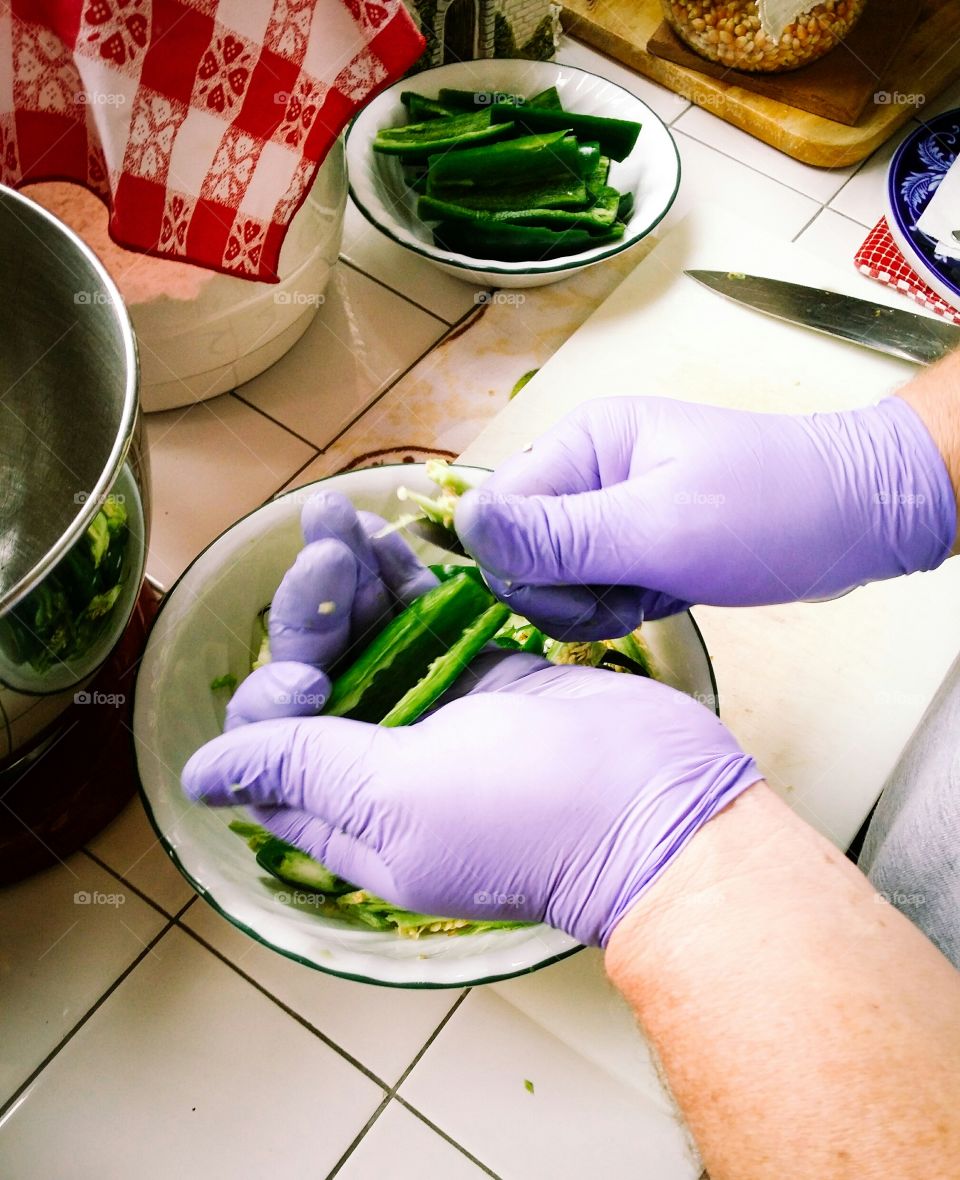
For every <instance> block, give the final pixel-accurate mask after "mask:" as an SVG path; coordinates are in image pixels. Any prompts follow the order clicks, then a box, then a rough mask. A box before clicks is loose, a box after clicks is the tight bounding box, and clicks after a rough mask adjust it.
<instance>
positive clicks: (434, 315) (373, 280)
mask: <svg viewBox="0 0 960 1180" xmlns="http://www.w3.org/2000/svg"><path fill="white" fill-rule="evenodd" d="M371 228H372V227H371ZM378 232H379V231H378ZM338 261H340V262H342V263H343V265H344V266H348V267H349V268H350V269H351V270H352V271H353V272H354V273H355V274H358V275H362V276H363V277H364V278H365V279H369V280H370V281H371V283H376V284H377V285H378V286H379V287H383V289H384V290H385V291H389V292H390V294H391V295H396V296H397V297H398V298H399V299H405V300H406V302H407V303H409V304H410V305H411V306H412V307H415V308H417V310H418V311H422V312H423V313H424V315H428V316H431V317H432V318H433V319H435V320H439V321H440V323H441V324H446V325H447V327H448V328H449V327H452V326H453V324H454V322H455V321H454V320H448V319H447V318H446V316H442V315H440V314H439V313H438V312H436V311H431V310H430V308H429V307H424V305H423V304H422V303H418V302H417V301H416V299H412V298H411V297H410V296H409V295H406V294H404V292H403V291H401V290H399V289H398V288H397V287H391V286H390V284H389V283H388V282H386V280H384V279H378V278H377V276H376V275H372V274H371V273H370V272H369V271H368V270H364V269H363V267H362V266H358V265H357V264H356V263H355V262H354V261H353V260H352V259H350V258H348V257H347V255H346V254H341V255H340V257H339V259H338ZM464 286H465V287H466V286H468V284H467V283H464ZM475 289H476V290H478V291H479V290H484V291H486V290H489V288H487V287H477V288H475Z"/></svg>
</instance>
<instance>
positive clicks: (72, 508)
mask: <svg viewBox="0 0 960 1180" xmlns="http://www.w3.org/2000/svg"><path fill="white" fill-rule="evenodd" d="M137 385H138V377H137V354H136V343H135V339H134V335H133V330H132V328H131V326H130V320H129V318H128V316H127V312H126V309H125V308H124V305H123V302H122V300H121V298H120V295H119V293H118V291H117V289H116V287H115V286H114V284H113V282H112V280H111V279H110V277H109V275H108V274H107V272H106V271H105V270H104V268H103V266H102V265H101V264H100V262H99V261H98V260H97V258H96V256H95V255H94V254H93V253H92V252H91V251H90V250H89V249H88V247H87V246H86V245H85V244H84V243H83V242H82V241H81V240H80V238H78V237H77V236H76V235H75V234H74V233H73V232H72V231H71V230H69V229H68V228H67V227H66V226H64V225H63V224H62V223H61V222H59V221H57V219H56V218H54V217H53V216H51V215H50V214H49V213H47V212H46V210H44V209H42V208H41V207H40V206H39V205H36V204H35V203H34V202H33V201H30V200H28V199H27V198H26V197H23V196H21V195H20V194H18V193H16V192H13V191H12V190H9V189H5V188H2V187H0V767H2V766H3V765H4V763H9V761H10V758H11V757H12V756H13V755H15V754H17V753H18V752H22V750H23V749H24V748H26V747H27V746H28V745H30V744H31V743H33V742H35V741H36V739H37V737H38V735H39V734H41V733H42V732H48V731H49V730H50V728H51V726H52V725H54V724H55V722H56V718H57V716H58V715H59V714H60V713H61V712H63V710H64V709H65V708H66V707H67V706H68V705H70V704H71V703H72V702H73V699H74V695H75V692H76V690H77V689H78V688H79V687H81V686H82V685H83V684H84V683H86V682H87V681H88V680H89V678H90V677H91V676H92V674H93V673H94V672H95V671H96V670H97V668H98V667H100V665H101V664H102V663H103V662H104V660H105V659H106V658H107V656H108V655H109V654H110V652H111V650H112V649H113V648H114V646H115V645H116V643H117V640H118V639H119V638H120V636H121V635H122V634H123V631H124V629H125V627H126V625H127V622H128V620H129V618H130V615H131V612H132V610H133V607H134V604H135V601H136V598H137V595H138V593H139V590H140V586H141V583H142V580H143V571H144V560H145V554H146V544H147V521H148V519H149V512H148V508H147V500H146V494H147V482H148V481H147V472H146V467H145V456H144V453H143V452H142V451H141V449H140V447H139V445H138V428H139V422H138V401H137Z"/></svg>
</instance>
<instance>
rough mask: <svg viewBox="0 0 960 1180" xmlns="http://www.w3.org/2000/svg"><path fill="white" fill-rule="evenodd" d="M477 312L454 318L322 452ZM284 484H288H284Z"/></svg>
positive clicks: (340, 437) (471, 309)
mask: <svg viewBox="0 0 960 1180" xmlns="http://www.w3.org/2000/svg"><path fill="white" fill-rule="evenodd" d="M476 314H477V308H476V307H471V308H470V309H469V311H465V312H464V313H463V315H462V316H461V317H460V318H459V319H458V320H454V322H453V323H452V324H450V325H449V327H448V328H447V331H446V332H444V333H443V335H442V336H441V337H440V338H439V339H438V340H434V342H433V343H432V344H431V345H430V347H429V348H426V349H424V351H423V352H422V353H421V354H420V355H419V356H418V357H417V358H416V360H414V361H412V362H411V363H410V364H409V365H407V367H406V368H405V369H404V370H403V372H402V373H399V374H398V375H397V376H396V377H395V378H394V380H393V381H391V382H390V384H389V385H387V386H386V387H385V388H384V389H382V390H381V391H380V392H379V393H378V394H377V396H376V397H375V398H374V399H373V401H372V402H370V404H369V405H368V406H365V407H364V408H363V409H362V410H361V411H360V413H359V414H355V415H354V417H353V418H351V419H350V421H349V422H348V423H347V424H346V425H345V426H344V427H343V428H342V429H341V430H339V431H338V432H337V433H336V434H335V435H334V436H333V438H331V439H330V441H329V442H328V443H327V444H326V445H325V446H323V447H321V448H320V453H321V454H326V453H327V451H329V450H330V449H331V447H334V446H336V444H337V443H338V442H339V441H340V439H342V438H343V436H344V435H345V434H346V433H347V431H348V430H352V429H353V427H354V426H356V424H357V423H358V422H359V421H360V419H361V418H362V417H363V416H364V414H368V413H369V412H370V411H371V410H372V409H373V408H374V406H376V405H378V404H379V403H380V402H381V401H383V399H384V398H385V397H386V396H387V394H388V393H390V392H391V391H392V390H393V389H395V388H396V387H397V385H399V384H400V382H401V381H402V380H403V379H404V377H406V376H407V375H408V374H409V373H411V372H412V371H413V370H414V369H415V368H416V367H417V365H419V364H420V362H421V361H423V360H425V359H426V358H427V357H428V356H429V355H430V354H431V353H432V352H434V351H435V350H436V349H438V348H440V347H441V346H442V345H443V344H444V343H445V342H446V341H447V340H450V339H454V338H455V335H456V334H459V333H458V329H462V327H463V324H464V322H465V321H466V320H468V319H469V318H470V317H471V316H475V315H476ZM284 486H286V485H284Z"/></svg>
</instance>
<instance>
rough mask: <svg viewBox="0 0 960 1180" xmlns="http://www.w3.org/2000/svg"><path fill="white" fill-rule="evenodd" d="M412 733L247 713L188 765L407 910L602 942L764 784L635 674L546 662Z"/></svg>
mask: <svg viewBox="0 0 960 1180" xmlns="http://www.w3.org/2000/svg"><path fill="white" fill-rule="evenodd" d="M519 658H521V659H523V660H526V661H527V663H526V665H525V666H526V669H527V670H526V672H525V674H520V675H518V676H516V677H515V678H513V679H511V680H509V681H507V682H505V683H501V684H500V685H499V686H498V687H496V688H493V689H492V690H491V689H489V688H488V689H486V690H483V691H479V692H477V691H475V692H471V693H470V694H469V695H467V696H464V697H461V698H460V699H459V700H456V701H454V702H453V703H451V704H448V705H444V706H443V707H442V708H440V709H438V710H437V711H436V712H435V713H433V714H432V715H430V716H428V717H426V718H425V719H424V720H422V721H420V722H418V723H417V724H415V725H412V726H410V727H408V728H400V729H388V728H381V727H379V726H376V725H367V724H364V723H362V722H359V721H348V720H344V719H342V718H336V717H309V718H288V719H282V720H269V721H261V722H259V723H256V724H249V725H243V726H240V727H238V728H235V729H233V730H232V731H231V732H229V733H225V734H223V735H222V736H221V737H218V738H215V739H214V740H213V741H211V742H208V743H207V745H205V746H203V747H202V748H201V749H200V750H198V751H197V753H196V754H194V755H193V757H192V758H191V759H190V761H189V762H188V763H187V765H186V767H185V768H184V771H183V785H184V789H185V790H186V792H187V794H188V795H189V796H190V797H191V798H193V799H202V800H204V801H205V802H207V803H210V804H213V805H222V806H235V805H237V804H246V805H248V806H249V807H250V808H251V810H252V812H253V814H254V816H255V817H256V819H257V820H258V821H259V822H261V823H263V824H264V825H265V826H266V827H268V828H269V829H270V830H271V831H272V832H274V833H275V834H276V835H278V836H280V837H281V838H282V839H284V840H287V841H289V842H290V843H292V844H295V845H296V846H297V847H298V848H301V849H303V850H304V851H305V852H307V853H309V854H310V855H311V856H314V857H316V858H317V859H318V860H320V861H322V862H323V863H324V864H325V865H326V866H327V867H328V868H329V869H331V870H332V871H333V872H335V873H337V874H338V875H339V876H341V877H343V878H345V879H346V880H348V881H353V882H356V883H357V884H360V885H362V886H363V887H364V888H365V889H369V890H370V891H371V892H373V893H376V894H378V895H379V896H381V897H385V898H387V899H388V900H390V901H392V902H394V903H396V904H397V905H399V906H403V907H405V908H407V909H412V910H417V911H420V912H424V913H432V914H441V915H450V916H456V917H465V918H469V917H474V918H485V919H491V920H493V919H498V920H511V919H512V920H518V921H519V920H527V921H544V922H547V923H549V924H550V925H552V926H556V927H558V928H559V929H561V930H565V931H567V932H568V933H569V934H571V935H573V936H574V937H575V938H577V939H579V940H580V941H581V942H585V943H590V944H593V945H600V946H604V945H606V941H607V939H608V938H609V936H610V934H611V932H612V930H613V929H614V927H615V926H616V924H617V923H618V922H619V920H620V919H621V917H622V916H623V915H624V914H625V913H626V912H627V910H628V909H629V908H630V907H631V906H632V904H633V903H634V901H635V900H636V899H637V898H638V897H639V896H640V895H641V894H642V893H643V891H644V890H645V889H646V888H647V886H648V885H649V884H650V883H651V882H653V881H654V880H655V879H656V878H657V877H658V876H659V874H660V873H661V872H662V871H663V870H664V869H665V868H666V866H667V865H668V864H669V863H671V861H672V860H673V859H674V858H675V857H676V856H677V855H678V854H679V852H680V851H681V850H682V849H683V848H684V847H685V845H686V843H687V841H688V840H689V839H690V838H691V837H692V836H693V835H694V834H695V833H696V832H697V831H698V830H699V828H700V827H702V825H703V824H704V823H706V822H707V821H708V820H709V819H711V818H712V817H713V816H714V815H716V814H717V813H718V812H719V811H721V810H722V809H723V808H724V807H725V806H726V805H727V804H728V803H730V802H732V800H733V799H734V798H736V797H737V795H739V794H740V793H741V792H742V791H744V790H745V789H746V788H747V787H749V786H750V785H752V784H753V783H754V782H757V781H759V779H760V773H759V771H758V770H757V768H756V765H755V764H754V762H753V761H752V759H750V758H749V757H748V756H747V755H745V754H744V753H743V752H742V751H741V750H740V749H739V747H738V746H737V743H736V742H735V741H734V739H733V737H732V736H731V735H730V733H729V732H728V731H727V730H726V729H725V728H724V726H723V725H722V724H721V722H720V721H719V720H718V719H717V718H716V717H715V716H714V715H713V714H712V713H711V712H709V711H708V710H707V709H706V708H704V707H703V706H702V705H700V704H698V703H697V702H696V701H694V700H692V699H690V698H689V697H686V696H684V695H683V694H682V693H679V692H677V691H675V690H674V689H671V688H668V687H666V686H665V685H662V684H658V683H657V682H655V681H652V680H646V679H643V678H640V677H635V676H629V675H623V674H617V673H613V672H608V671H601V670H598V669H592V668H577V667H570V666H564V667H553V666H547V667H544V666H542V663H541V665H540V667H539V668H535V667H534V665H535V664H537V661H533V662H532V663H531V662H530V658H529V657H519Z"/></svg>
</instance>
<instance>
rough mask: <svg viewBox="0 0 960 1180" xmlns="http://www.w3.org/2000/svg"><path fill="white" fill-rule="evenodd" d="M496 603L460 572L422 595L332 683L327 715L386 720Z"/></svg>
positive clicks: (359, 719)
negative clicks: (469, 625)
mask: <svg viewBox="0 0 960 1180" xmlns="http://www.w3.org/2000/svg"><path fill="white" fill-rule="evenodd" d="M492 602H493V595H492V594H491V593H490V591H489V590H487V588H486V587H485V586H483V585H482V584H480V583H478V582H477V581H476V580H475V579H474V578H473V577H471V576H469V575H468V574H458V575H456V576H455V577H453V578H450V579H448V580H447V581H445V582H441V583H440V585H439V586H436V587H435V588H434V589H433V590H429V591H428V592H427V593H426V594H424V595H421V597H420V598H418V599H417V600H416V601H415V602H413V603H411V604H410V606H408V607H407V609H406V610H405V611H403V612H402V613H401V614H399V615H397V617H396V618H395V619H392V620H391V621H390V622H389V623H388V624H387V626H386V627H384V629H383V630H382V631H381V632H380V633H379V634H378V635H377V636H376V637H375V638H374V639H373V641H372V642H371V643H370V644H368V645H367V647H365V648H364V650H363V651H362V652H361V653H360V655H359V656H358V657H357V659H355V660H354V662H353V663H352V664H351V665H350V666H349V667H348V668H347V670H346V671H345V672H343V674H342V675H340V676H338V677H337V678H336V680H334V682H333V691H332V692H331V694H330V699H329V700H328V701H327V704H326V706H325V707H324V710H323V712H324V715H325V716H333V717H351V718H353V719H354V720H356V721H373V722H376V721H381V720H382V719H383V717H384V716H385V715H386V714H387V713H389V712H390V711H391V707H392V706H394V705H395V703H396V701H397V698H398V696H400V695H402V694H404V693H405V692H407V691H408V690H409V689H411V688H412V687H413V686H415V685H416V684H417V682H418V681H419V680H420V678H421V677H422V676H423V674H424V672H425V671H426V670H427V667H428V666H429V665H430V663H431V661H432V660H435V659H437V658H438V657H439V656H442V655H443V654H444V652H446V651H447V650H448V649H449V648H450V647H451V645H453V644H455V643H456V642H457V640H459V639H460V637H461V636H462V634H463V630H464V627H466V626H467V625H468V624H470V623H471V622H472V621H473V620H474V619H476V617H477V616H478V615H479V614H480V613H481V611H483V610H485V609H486V608H487V607H488V606H489V605H490V604H491V603H492Z"/></svg>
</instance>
